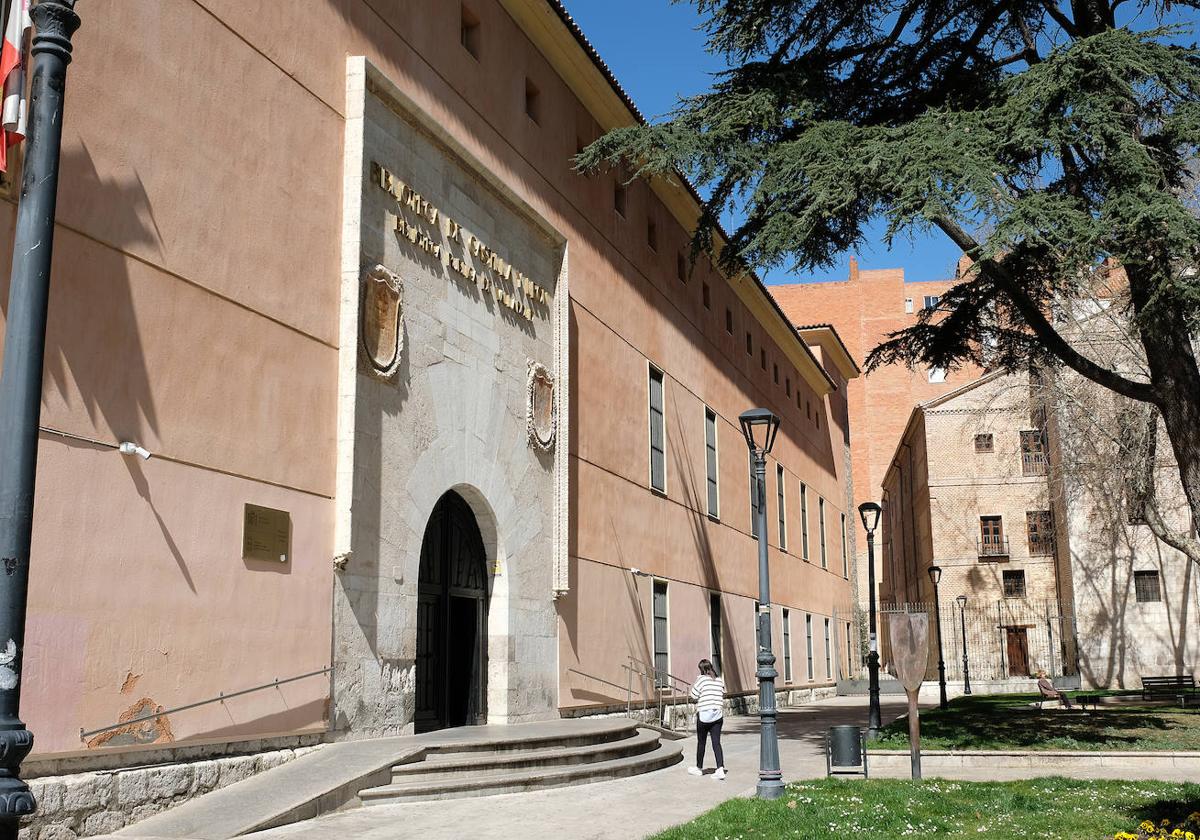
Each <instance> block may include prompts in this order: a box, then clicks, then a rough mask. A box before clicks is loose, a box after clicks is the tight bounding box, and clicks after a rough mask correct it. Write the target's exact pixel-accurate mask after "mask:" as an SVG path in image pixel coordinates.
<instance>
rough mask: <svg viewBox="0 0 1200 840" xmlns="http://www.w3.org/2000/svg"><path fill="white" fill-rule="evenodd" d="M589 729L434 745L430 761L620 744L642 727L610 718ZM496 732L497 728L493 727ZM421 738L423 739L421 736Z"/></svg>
mask: <svg viewBox="0 0 1200 840" xmlns="http://www.w3.org/2000/svg"><path fill="white" fill-rule="evenodd" d="M580 723H586V724H587V725H586V726H580V727H578V729H577V730H576V731H570V732H550V733H539V732H527V731H522V732H515V731H514V732H513V733H512V734H511V735H509V734H505V735H498V736H494V737H488V738H464V739H462V740H454V741H445V742H441V741H438V742H435V743H431V744H430V745H429V746H428V747H426V749H425V754H426V756H427V757H434V756H443V755H446V754H447V753H456V754H461V753H479V752H508V751H516V750H534V749H541V748H550V747H582V746H586V745H588V744H598V743H601V742H607V741H619V740H622V739H624V738H630V737H632V736H633V735H634V733H636V732H637V730H638V724H637V723H636V722H635V721H632V720H630V719H628V718H607V719H601V720H594V721H580ZM492 728H494V727H492ZM470 729H472V727H462V728H461V729H452V730H441V731H442V732H447V733H457V732H468V731H469V730H470ZM436 734H438V733H429V735H428V736H423V737H428V738H434V736H435V735H436ZM419 737H421V736H419Z"/></svg>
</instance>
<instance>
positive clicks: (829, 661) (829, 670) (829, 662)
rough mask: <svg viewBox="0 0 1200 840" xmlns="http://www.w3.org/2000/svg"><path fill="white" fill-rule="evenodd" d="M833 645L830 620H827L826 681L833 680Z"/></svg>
mask: <svg viewBox="0 0 1200 840" xmlns="http://www.w3.org/2000/svg"><path fill="white" fill-rule="evenodd" d="M832 651H833V644H832V643H831V640H830V636H829V619H828V618H827V619H825V679H827V680H831V679H833V654H832Z"/></svg>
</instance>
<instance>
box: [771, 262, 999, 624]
mask: <svg viewBox="0 0 1200 840" xmlns="http://www.w3.org/2000/svg"><path fill="white" fill-rule="evenodd" d="M961 270H962V266H961V264H960V266H959V272H961ZM955 282H957V281H956V279H946V280H932V281H920V282H912V281H906V280H905V279H904V269H902V268H891V269H860V268H859V267H858V261H857V260H856V259H854V258H853V257H852V258H851V259H850V274H849V277H848V279H847V280H845V281H844V282H843V281H839V282H830V283H793V284H787V285H777V286H771V287H770V290H771V293H772V294H773V295H774V296H775V299H776V300H777V301H778V302H779V305H780V307H781V308H782V309H783V311H784V312H785V313H786V314H787V316H788V317H789V318H790V319H791V320H792V321H793V323H796V324H799V325H805V324H813V323H815V322H819V323H825V324H830V325H832V326H833V327H834V328H835V329H836V330H837V333H838V335H839V336H840V337H841V338H842V340H843V341H844V342H845V347H846V350H847V351H848V352H849V354H850V356H851V358H852V359H853V360H854V361H855V362H856V363H857V364H858V365H859V366H860V367H864V366H865V361H866V357H867V355H868V354H869V353H870V352H871V350H872V349H874V348H875V347H876V346H877V345H878V344H880V343H881V342H882V341H884V340H885V339H886V338H887V336H888V335H889V334H890V333H892V332H895V331H896V330H900V329H904V328H905V327H909V326H912V325H913V324H914V323H916V320H917V317H918V316H919V315H920V313H921V310H923V309H927V308H930V307H932V306H936V305H937V302H938V300H939V299H940V298H941V295H942V294H943V293H944V292H945V291H946V289H948V288H950V287H951V286H952V285H954V283H955ZM978 375H979V371H978V370H975V369H973V368H971V369H964V370H960V371H953V372H947V371H943V370H921V369H918V370H909V369H908V368H906V367H903V366H899V365H890V366H888V367H886V368H881V369H879V370H876V371H874V372H872V373H871V374H870V375H868V376H865V377H860V378H859V379H858V380H857V381H856V382H854V383H852V384H851V385H850V386H849V393H848V394H847V397H848V401H849V410H850V418H849V427H850V428H853V430H854V438H853V440H852V441H851V453H852V455H851V461H852V466H851V480H852V482H853V505H852V506H851V508H852V510H853V509H856V508H857V507H858V505H859V504H861V503H862V502H865V501H879V492H880V486H881V484H882V482H883V478H884V475H885V474H886V472H887V470H888V466H889V465H890V463H891V459H892V455H893V453H894V452H895V451H896V441H898V440H899V439H900V436H901V435H902V434H903V433H904V429H905V424H906V423H907V422H908V420H909V416H910V415H911V413H912V410H913V407H914V406H915V405H917V404H918V403H920V402H922V401H925V400H930V399H933V398H935V397H938V396H940V395H942V394H945V393H947V392H948V391H950V390H951V389H953V388H956V387H958V386H960V385H962V384H964V383H966V382H970V381H971V380H973V379H974V378H975V377H976V376H978ZM857 522H858V518H857V515H856V516H854V517H853V521H852V522H851V528H852V530H853V531H854V536H858V537H861V534H860V533H859V532H860V531H861V528H862V526H861V525H859V524H857ZM877 538H878V535H877ZM851 542H852V545H853V549H854V552H855V556H856V558H857V560H858V563H857V581H856V584H857V586H856V591H857V593H858V600H859V601H860V602H864V603H865V601H866V589H867V562H866V558H867V546H866V540H865V539H861V538H860V539H852V541H851ZM876 571H878V569H877V570H876Z"/></svg>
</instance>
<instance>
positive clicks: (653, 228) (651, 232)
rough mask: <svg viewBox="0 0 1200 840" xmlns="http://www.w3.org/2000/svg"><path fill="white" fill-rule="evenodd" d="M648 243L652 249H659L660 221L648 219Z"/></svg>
mask: <svg viewBox="0 0 1200 840" xmlns="http://www.w3.org/2000/svg"><path fill="white" fill-rule="evenodd" d="M646 245H647V246H649V248H650V250H651V251H657V250H658V223H657V222H655V221H654V219H647V220H646Z"/></svg>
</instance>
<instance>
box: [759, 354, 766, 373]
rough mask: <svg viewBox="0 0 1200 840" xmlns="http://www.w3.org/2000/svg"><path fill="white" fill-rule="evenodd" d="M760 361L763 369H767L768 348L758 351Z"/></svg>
mask: <svg viewBox="0 0 1200 840" xmlns="http://www.w3.org/2000/svg"><path fill="white" fill-rule="evenodd" d="M758 363H759V366H760V367H762V369H763V370H766V369H767V351H766V350H759V351H758Z"/></svg>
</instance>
